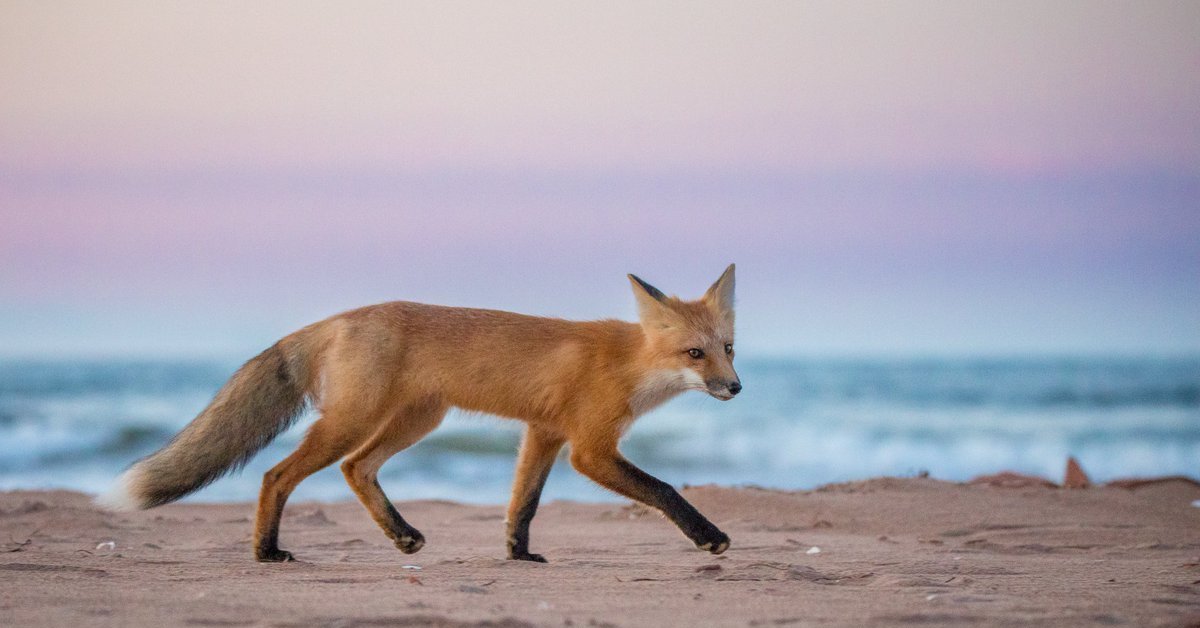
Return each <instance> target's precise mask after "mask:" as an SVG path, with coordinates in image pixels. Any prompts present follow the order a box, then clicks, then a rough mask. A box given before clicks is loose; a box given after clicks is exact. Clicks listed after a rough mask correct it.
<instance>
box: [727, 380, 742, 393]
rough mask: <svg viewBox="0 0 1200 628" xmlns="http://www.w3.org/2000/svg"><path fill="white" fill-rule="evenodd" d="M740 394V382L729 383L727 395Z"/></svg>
mask: <svg viewBox="0 0 1200 628" xmlns="http://www.w3.org/2000/svg"><path fill="white" fill-rule="evenodd" d="M740 392H742V383H741V382H729V394H731V395H736V394H738V393H740Z"/></svg>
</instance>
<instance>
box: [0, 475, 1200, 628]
mask: <svg viewBox="0 0 1200 628" xmlns="http://www.w3.org/2000/svg"><path fill="white" fill-rule="evenodd" d="M685 495H686V496H687V497H688V498H689V499H690V500H692V502H693V503H694V504H696V506H697V507H698V508H700V510H701V511H703V512H705V513H706V514H707V515H708V516H709V517H710V518H712V520H713V521H714V522H716V523H717V524H718V525H719V526H721V527H722V528H723V529H724V530H725V531H726V532H727V533H729V534H730V536H731V537H732V538H733V546H732V548H731V549H730V550H729V551H728V552H727V553H726V554H724V555H722V556H712V555H709V554H706V553H704V552H701V551H698V550H696V549H694V548H692V547H691V546H690V544H689V543H688V542H687V541H686V540H685V539H684V538H683V536H682V535H681V534H680V533H679V532H678V531H677V530H676V529H675V528H674V527H673V526H672V525H671V524H670V523H669V522H668V521H666V520H665V519H663V518H662V517H660V516H659V515H658V514H657V513H655V512H651V511H648V510H646V509H645V508H642V507H639V506H633V505H621V504H577V503H569V502H555V503H550V504H546V505H544V506H543V508H542V511H541V512H540V513H539V514H538V517H537V519H536V520H535V521H534V525H533V550H534V551H537V552H541V553H543V554H545V555H546V556H547V558H549V559H550V561H551V562H550V564H547V565H541V564H533V563H524V562H513V561H507V560H504V559H503V556H504V554H503V528H504V523H503V516H504V515H503V507H502V506H468V505H461V504H456V503H450V502H438V501H417V502H403V503H400V504H398V507H399V509H400V511H401V512H402V513H404V515H405V517H406V518H407V519H408V520H409V521H411V522H413V523H414V525H416V526H417V527H419V528H420V529H421V530H422V531H424V533H425V535H426V537H427V538H428V541H429V543H428V545H427V546H426V547H425V548H424V549H423V550H422V551H421V552H420V553H418V554H415V555H411V556H406V555H404V554H401V553H400V552H398V551H396V550H395V549H394V548H393V547H392V545H391V544H390V542H388V541H387V539H386V538H384V536H383V534H382V533H381V532H380V531H379V530H378V529H376V527H375V524H374V523H372V522H371V521H370V519H369V518H368V516H367V514H366V512H365V511H364V510H363V509H362V508H361V507H360V506H359V505H358V504H357V503H352V502H344V503H334V504H324V503H297V504H294V505H291V506H289V508H288V510H287V515H286V517H285V519H284V523H283V531H282V545H283V547H284V548H286V549H289V550H291V551H292V552H294V553H295V554H296V556H297V558H298V559H299V561H298V562H295V563H286V564H259V563H256V562H254V561H253V560H252V557H251V553H250V537H249V534H250V518H251V517H252V514H253V504H250V503H242V504H218V505H213V504H176V505H171V506H165V507H162V508H159V509H156V510H151V511H147V512H139V513H132V514H111V513H106V512H102V511H100V510H97V509H96V508H94V507H92V505H91V504H90V498H89V496H87V495H83V494H79V493H71V492H9V493H0V625H2V626H66V625H72V626H79V625H106V626H159V625H190V626H313V625H315V626H421V625H435V626H477V625H478V626H525V625H534V626H609V625H616V626H905V625H916V626H964V625H969V626H1008V625H1029V624H1031V623H1032V624H1041V625H1053V626H1094V625H1124V626H1189V625H1190V626H1196V625H1200V507H1196V506H1194V505H1193V502H1194V501H1196V500H1200V488H1198V487H1197V486H1195V485H1193V484H1189V483H1187V482H1183V481H1170V482H1163V483H1156V484H1155V483H1152V484H1149V485H1142V486H1139V487H1137V488H1135V489H1133V490H1129V489H1122V488H1113V487H1091V488H1088V489H1081V490H1066V489H1056V488H1048V487H1043V486H1027V487H1021V488H1001V487H997V486H990V485H986V484H979V485H962V484H953V483H948V482H941V481H936V480H932V479H890V478H888V479H875V480H868V481H863V482H855V483H850V484H842V485H835V486H828V487H823V488H821V489H818V490H815V491H806V492H778V491H767V490H760V489H752V488H741V489H729V488H718V487H700V488H691V489H687V490H686V491H685Z"/></svg>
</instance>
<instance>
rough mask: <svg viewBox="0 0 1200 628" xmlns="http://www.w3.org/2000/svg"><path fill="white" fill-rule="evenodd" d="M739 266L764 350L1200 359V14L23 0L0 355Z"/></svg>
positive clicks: (267, 330) (113, 348) (2, 109)
mask: <svg viewBox="0 0 1200 628" xmlns="http://www.w3.org/2000/svg"><path fill="white" fill-rule="evenodd" d="M729 262H737V264H738V296H739V319H738V322H739V334H740V336H739V344H740V346H741V349H742V355H761V356H768V355H770V356H788V355H800V356H804V355H825V354H837V355H877V354H881V355H895V354H900V355H912V354H921V355H927V354H932V355H939V354H1013V353H1018V354H1063V353H1067V354H1074V353H1123V354H1126V353H1180V352H1196V351H1200V3H1196V2H1191V1H1184V2H1151V1H1142V2H1103V1H1088V2H1046V1H1044V0H1042V1H1037V2H1012V1H1005V2H855V3H847V2H778V3H775V2H744V1H743V2H729V3H724V2H640V1H639V2H627V3H625V2H603V3H563V2H516V3H513V2H504V3H483V2H440V1H439V2H337V3H334V2H324V3H318V2H254V3H243V2H203V3H163V2H86V3H69V2H67V3H46V2H19V1H14V0H8V1H6V2H4V3H3V4H0V355H4V354H7V355H12V354H18V355H72V354H81V355H107V354H119V355H151V354H152V355H160V354H188V355H191V354H199V355H239V354H245V353H249V352H252V351H254V350H257V349H260V348H262V347H263V346H266V345H268V344H270V343H271V342H273V341H274V340H275V339H276V338H277V337H278V336H280V335H283V334H284V333H287V332H288V331H290V330H291V329H293V328H295V327H297V326H299V325H302V324H305V323H307V322H311V321H312V320H315V319H318V318H322V317H324V316H326V315H329V314H332V313H334V312H337V311H340V310H343V309H346V308H349V307H354V306H358V305H363V304H367V303H372V302H378V301H383V300H391V299H408V300H418V301H426V302H438V303H447V304H457V305H477V306H485V307H497V308H503V309H511V310H517V311H523V312H529V313H537V314H546V315H557V316H565V317H571V318H601V317H613V316H615V317H624V318H629V317H632V316H633V315H634V307H633V302H632V298H631V296H630V294H629V289H628V283H627V281H626V280H625V277H624V274H625V273H627V272H636V273H638V274H639V275H640V276H642V277H644V278H645V279H647V280H649V281H651V282H652V283H655V284H656V285H658V287H660V288H662V289H663V290H664V291H667V292H673V293H679V294H681V295H683V296H691V295H698V294H700V292H702V291H703V290H704V288H706V287H707V285H708V284H709V283H710V282H711V281H712V280H713V279H715V278H716V276H717V275H718V274H719V273H720V272H721V270H722V269H723V268H724V267H725V265H726V264H727V263H729Z"/></svg>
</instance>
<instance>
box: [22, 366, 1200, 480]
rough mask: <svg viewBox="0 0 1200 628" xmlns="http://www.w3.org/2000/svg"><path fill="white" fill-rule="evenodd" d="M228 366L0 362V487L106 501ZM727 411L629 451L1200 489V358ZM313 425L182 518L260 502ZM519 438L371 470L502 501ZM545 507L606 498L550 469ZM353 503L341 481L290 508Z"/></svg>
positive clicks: (986, 371)
mask: <svg viewBox="0 0 1200 628" xmlns="http://www.w3.org/2000/svg"><path fill="white" fill-rule="evenodd" d="M237 366H238V362H236V361H221V360H209V361H194V360H154V361H145V360H142V361H131V360H115V361H114V360H50V361H46V360H38V361H30V360H0V489H49V488H65V489H73V490H80V491H87V492H92V493H94V492H98V491H102V490H104V489H106V488H107V487H108V486H109V485H110V483H111V482H112V480H113V478H115V477H116V476H117V475H118V474H119V473H120V472H121V471H122V470H123V469H124V468H126V467H127V466H128V465H129V464H131V463H132V462H134V461H135V460H137V459H138V458H140V457H142V456H145V455H147V454H149V453H151V452H153V451H154V450H156V449H157V448H159V447H161V446H162V445H164V444H165V443H167V441H168V440H170V438H171V437H172V435H174V434H175V433H176V432H177V431H178V430H179V429H180V428H182V427H183V426H184V425H186V424H187V423H188V422H189V421H190V420H192V418H194V417H195V415H196V414H197V413H198V412H199V411H200V410H201V409H202V408H203V407H204V406H205V405H206V404H207V403H208V401H209V400H210V399H211V398H212V396H213V394H214V393H215V392H216V391H217V389H218V388H219V387H220V386H221V385H222V383H223V382H224V381H225V380H226V378H228V377H229V375H230V374H232V372H233V371H234V370H235V369H236V368H237ZM738 370H739V373H740V375H741V378H742V382H743V385H744V386H745V389H744V391H743V392H742V394H740V395H738V397H737V398H736V399H734V400H732V401H728V402H722V401H718V400H716V399H712V398H710V397H708V396H706V395H703V394H701V393H696V392H690V393H687V394H685V395H682V396H680V397H678V398H676V399H675V400H673V401H671V402H669V403H667V404H666V405H664V406H662V407H660V408H659V409H657V410H655V411H654V412H652V413H650V414H648V415H646V416H644V417H642V418H641V419H639V420H638V422H637V423H636V424H635V425H634V426H633V428H632V429H631V430H630V431H629V433H628V434H627V436H626V437H625V439H624V441H622V450H623V451H624V452H625V455H626V456H627V457H628V458H629V459H631V460H632V461H633V462H634V463H635V464H637V465H639V466H641V467H642V468H644V469H646V470H647V471H648V472H650V473H652V474H654V475H656V476H658V477H660V478H662V479H663V480H665V481H667V482H669V483H671V484H674V485H676V486H680V485H685V484H691V485H698V484H707V483H716V484H722V485H729V486H744V485H754V486H762V487H769V488H779V489H810V488H814V487H817V486H820V485H823V484H826V483H832V482H841V481H848V480H855V479H862V478H868V477H874V476H900V477H911V476H917V475H924V474H929V475H930V476H932V477H935V478H940V479H945V480H951V481H964V480H968V479H970V478H972V477H975V476H978V475H981V474H989V473H995V472H998V471H1002V470H1010V471H1016V472H1020V473H1027V474H1034V475H1039V476H1044V477H1047V478H1050V479H1055V480H1059V479H1061V478H1062V474H1063V469H1064V466H1065V463H1066V460H1067V457H1068V456H1074V457H1075V458H1076V459H1078V460H1079V462H1080V464H1081V465H1082V466H1083V468H1084V470H1085V471H1087V472H1088V473H1089V474H1090V476H1091V477H1092V479H1093V480H1095V481H1105V480H1110V479H1114V478H1121V477H1134V476H1137V477H1142V476H1161V475H1187V476H1191V477H1193V478H1196V477H1200V356H1194V357H1174V358H1161V357H1155V358H1152V357H1144V358H1116V357H1113V358H1094V357H1093V358H1021V359H1017V358H1004V359H1000V358H987V359H984V358H980V359H967V358H959V359H861V360H856V359H817V358H813V359H799V360H766V359H760V360H754V359H745V360H739V363H738ZM313 420H315V416H314V415H313V413H312V412H309V413H306V415H305V416H303V417H301V419H300V420H299V421H298V422H297V424H296V425H295V426H294V427H292V428H291V429H290V430H288V431H287V432H285V433H284V434H283V435H282V436H281V437H280V438H278V439H277V440H276V441H275V442H274V443H272V444H271V445H270V446H268V447H267V448H266V449H265V450H263V451H262V452H261V453H259V454H258V456H256V457H255V458H254V459H253V460H252V461H251V462H250V464H249V465H247V467H246V468H245V469H244V470H242V471H241V472H239V473H235V474H232V475H229V476H226V477H225V478H222V479H221V480H219V481H217V482H216V483H214V484H213V485H211V486H209V487H207V488H205V489H204V490H202V491H200V492H198V493H196V494H195V495H193V496H191V497H189V498H187V499H189V500H191V501H246V500H253V499H256V497H257V493H258V488H259V486H260V482H261V477H262V474H263V473H264V472H265V471H266V470H267V469H269V468H270V467H271V466H273V465H274V464H275V463H277V462H278V461H279V460H281V459H282V458H283V457H285V456H286V455H287V454H288V453H289V452H290V451H291V450H292V449H294V448H295V447H296V445H297V444H298V442H299V440H300V438H301V437H302V436H303V433H304V430H305V428H306V426H307V425H308V424H311V422H312V421H313ZM520 426H521V424H520V423H518V422H515V421H510V420H505V419H500V418H496V417H490V416H487V415H479V414H462V413H458V412H452V413H451V414H450V415H449V416H448V417H447V419H446V421H445V422H444V423H443V424H442V426H441V427H439V428H438V429H437V430H436V431H435V432H434V433H433V434H431V435H430V436H429V437H427V438H426V439H425V440H423V441H421V442H420V443H418V444H417V445H415V446H413V447H411V448H410V449H408V450H406V451H403V452H401V453H399V454H398V455H396V456H395V457H394V458H393V459H392V460H391V461H389V462H388V463H387V464H386V465H385V466H384V467H383V469H382V470H381V472H380V482H381V484H382V485H383V487H384V489H385V490H386V491H387V492H388V494H389V495H390V496H391V497H392V498H393V499H395V500H401V499H429V498H433V499H447V500H456V501H461V502H468V503H503V502H505V501H506V500H507V497H508V491H509V488H510V484H511V482H512V475H513V472H512V469H513V462H514V456H515V453H516V449H517V446H518V443H519V439H520ZM544 497H545V498H547V499H568V500H575V501H609V500H617V499H619V498H617V497H616V496H615V495H612V494H610V493H608V492H606V491H605V490H603V489H601V488H599V487H597V486H596V485H594V484H592V483H591V482H589V481H588V480H587V479H586V478H583V477H582V476H580V475H579V474H578V473H576V472H575V471H574V469H572V468H571V466H570V464H569V463H568V462H567V460H566V459H565V457H563V458H561V459H560V460H559V462H558V464H557V465H556V466H555V468H554V471H553V472H552V473H551V476H550V480H549V481H548V483H547V486H546V490H545V493H544ZM352 498H353V496H352V494H351V492H350V490H349V488H348V487H347V486H346V484H345V482H344V480H343V479H342V476H341V473H340V471H339V470H338V468H337V465H334V466H333V467H332V468H329V469H326V470H324V471H321V472H319V473H317V474H315V475H313V476H312V477H310V478H308V479H307V480H306V481H305V482H304V483H303V484H301V485H300V487H299V489H298V490H297V491H296V493H295V497H294V499H305V500H341V499H352Z"/></svg>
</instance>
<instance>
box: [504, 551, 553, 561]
mask: <svg viewBox="0 0 1200 628" xmlns="http://www.w3.org/2000/svg"><path fill="white" fill-rule="evenodd" d="M508 559H509V560H527V561H529V562H533V563H545V562H549V561H547V560H546V557H545V556H542V555H541V554H531V553H529V552H511V551H510V552H509V553H508Z"/></svg>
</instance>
